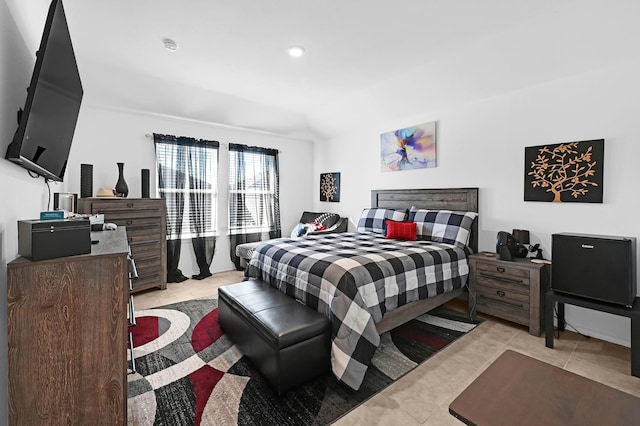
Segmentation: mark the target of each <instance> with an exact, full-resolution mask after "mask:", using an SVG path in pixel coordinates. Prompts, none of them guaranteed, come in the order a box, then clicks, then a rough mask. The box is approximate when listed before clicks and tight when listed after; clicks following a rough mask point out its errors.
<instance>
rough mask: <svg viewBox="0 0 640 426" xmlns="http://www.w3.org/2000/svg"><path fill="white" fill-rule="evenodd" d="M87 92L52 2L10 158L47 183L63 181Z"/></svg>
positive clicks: (59, 11)
mask: <svg viewBox="0 0 640 426" xmlns="http://www.w3.org/2000/svg"><path fill="white" fill-rule="evenodd" d="M83 93H84V92H83V90H82V83H81V82H80V74H79V72H78V66H77V63H76V57H75V54H74V52H73V46H72V44H71V37H70V35H69V28H68V26H67V19H66V16H65V13H64V8H63V7H62V1H61V0H53V1H52V2H51V6H50V7H49V14H48V15H47V21H46V23H45V27H44V33H43V35H42V41H41V42H40V49H39V50H38V53H37V54H36V65H35V68H34V71H33V76H32V77H31V84H30V85H29V88H28V89H27V101H26V103H25V107H24V112H22V114H21V117H20V120H19V125H18V131H17V132H16V134H15V136H14V138H13V141H12V142H11V143H10V144H9V147H8V148H7V153H6V159H8V160H10V161H13V162H14V163H17V164H19V165H20V166H22V167H24V168H26V169H29V170H31V171H33V172H35V173H37V174H39V175H41V176H44V177H45V179H51V180H55V181H62V179H63V178H64V172H65V169H66V167H67V159H68V157H69V151H70V150H71V142H72V140H73V133H74V131H75V128H76V122H77V120H78V113H79V112H80V103H81V102H82V95H83Z"/></svg>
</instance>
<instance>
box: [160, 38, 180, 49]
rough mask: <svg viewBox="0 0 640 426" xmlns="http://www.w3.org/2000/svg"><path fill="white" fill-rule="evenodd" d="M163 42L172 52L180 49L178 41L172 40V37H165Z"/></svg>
mask: <svg viewBox="0 0 640 426" xmlns="http://www.w3.org/2000/svg"><path fill="white" fill-rule="evenodd" d="M162 44H164V48H165V49H167V50H168V51H170V52H175V51H176V50H178V43H176V42H175V41H173V40H171V39H170V38H165V39H164V40H162Z"/></svg>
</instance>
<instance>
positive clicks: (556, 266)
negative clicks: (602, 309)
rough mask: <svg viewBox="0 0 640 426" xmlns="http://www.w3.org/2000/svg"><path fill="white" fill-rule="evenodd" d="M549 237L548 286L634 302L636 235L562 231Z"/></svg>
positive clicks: (613, 299) (589, 295)
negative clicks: (550, 246)
mask: <svg viewBox="0 0 640 426" xmlns="http://www.w3.org/2000/svg"><path fill="white" fill-rule="evenodd" d="M551 239H552V249H551V259H552V268H551V276H552V278H551V288H553V289H554V290H556V291H560V292H563V293H568V294H572V295H574V296H582V297H588V298H590V299H596V300H600V301H603V302H609V303H615V304H618V305H625V306H631V305H633V302H634V300H635V298H636V291H637V282H636V239H635V237H616V236H608V235H589V234H571V233H562V234H553V235H552V236H551Z"/></svg>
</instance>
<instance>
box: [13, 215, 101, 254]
mask: <svg viewBox="0 0 640 426" xmlns="http://www.w3.org/2000/svg"><path fill="white" fill-rule="evenodd" d="M87 253H91V226H90V223H89V219H62V220H19V221H18V254H20V256H23V257H26V258H27V259H31V260H44V259H53V258H56V257H64V256H73V255H76V254H87Z"/></svg>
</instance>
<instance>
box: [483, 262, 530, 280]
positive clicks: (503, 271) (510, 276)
mask: <svg viewBox="0 0 640 426" xmlns="http://www.w3.org/2000/svg"><path fill="white" fill-rule="evenodd" d="M476 268H477V273H478V275H482V276H490V277H495V278H501V277H503V278H504V279H505V280H508V281H513V282H522V283H526V285H529V271H527V270H525V269H522V268H515V267H512V266H508V265H504V264H502V263H501V264H495V262H492V263H485V262H477V263H476Z"/></svg>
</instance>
